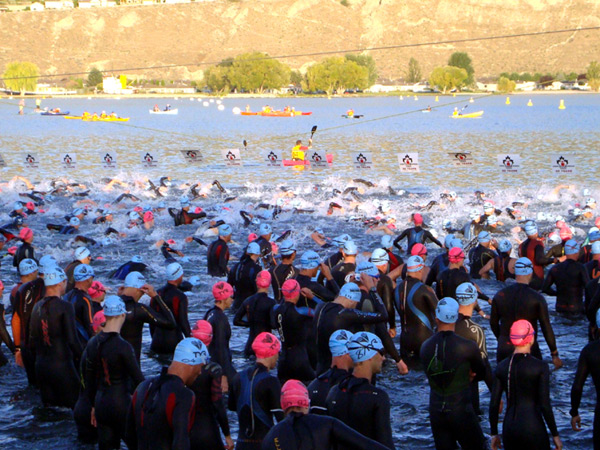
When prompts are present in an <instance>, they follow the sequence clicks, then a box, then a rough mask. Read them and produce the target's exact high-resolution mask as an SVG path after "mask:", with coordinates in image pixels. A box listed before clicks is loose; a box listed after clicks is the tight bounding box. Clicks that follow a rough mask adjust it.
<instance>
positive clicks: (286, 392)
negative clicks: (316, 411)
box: [281, 380, 310, 411]
mask: <svg viewBox="0 0 600 450" xmlns="http://www.w3.org/2000/svg"><path fill="white" fill-rule="evenodd" d="M294 406H298V407H300V408H309V407H310V398H309V396H308V389H306V386H304V385H303V384H302V383H301V382H300V381H298V380H288V381H286V382H285V384H284V385H283V387H282V388H281V409H283V410H284V411H285V410H287V409H288V408H292V407H294Z"/></svg>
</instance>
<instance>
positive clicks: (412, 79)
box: [406, 58, 423, 83]
mask: <svg viewBox="0 0 600 450" xmlns="http://www.w3.org/2000/svg"><path fill="white" fill-rule="evenodd" d="M422 76H423V74H422V73H421V67H420V66H419V62H418V61H417V60H416V59H415V58H410V61H408V72H407V73H406V81H407V83H418V82H419V81H421V77H422Z"/></svg>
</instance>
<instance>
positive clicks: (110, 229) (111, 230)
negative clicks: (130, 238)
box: [104, 227, 119, 236]
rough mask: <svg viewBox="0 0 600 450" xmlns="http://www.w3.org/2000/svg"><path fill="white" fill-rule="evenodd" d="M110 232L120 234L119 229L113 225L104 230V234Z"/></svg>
mask: <svg viewBox="0 0 600 450" xmlns="http://www.w3.org/2000/svg"><path fill="white" fill-rule="evenodd" d="M110 234H119V232H118V231H117V230H115V229H114V228H113V227H108V228H107V229H106V231H105V232H104V236H108V235H110Z"/></svg>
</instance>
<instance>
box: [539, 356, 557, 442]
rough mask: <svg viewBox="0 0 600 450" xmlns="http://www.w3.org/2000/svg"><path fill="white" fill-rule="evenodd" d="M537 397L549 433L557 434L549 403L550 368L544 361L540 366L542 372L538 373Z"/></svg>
mask: <svg viewBox="0 0 600 450" xmlns="http://www.w3.org/2000/svg"><path fill="white" fill-rule="evenodd" d="M538 398H539V399H540V401H541V404H540V408H541V410H542V414H543V415H544V419H545V420H546V425H548V429H549V430H550V433H551V434H552V436H558V429H557V428H556V422H555V420H554V413H553V412H552V406H551V405H550V369H549V368H548V365H547V364H545V363H544V365H543V366H542V373H541V375H540V382H539V384H538Z"/></svg>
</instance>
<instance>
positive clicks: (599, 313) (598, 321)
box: [596, 309, 600, 328]
mask: <svg viewBox="0 0 600 450" xmlns="http://www.w3.org/2000/svg"><path fill="white" fill-rule="evenodd" d="M596 326H597V327H598V328H600V309H599V310H598V311H596Z"/></svg>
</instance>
